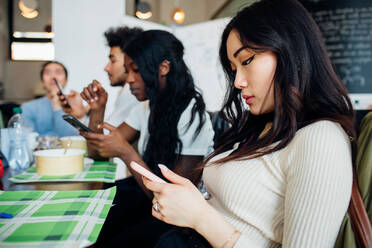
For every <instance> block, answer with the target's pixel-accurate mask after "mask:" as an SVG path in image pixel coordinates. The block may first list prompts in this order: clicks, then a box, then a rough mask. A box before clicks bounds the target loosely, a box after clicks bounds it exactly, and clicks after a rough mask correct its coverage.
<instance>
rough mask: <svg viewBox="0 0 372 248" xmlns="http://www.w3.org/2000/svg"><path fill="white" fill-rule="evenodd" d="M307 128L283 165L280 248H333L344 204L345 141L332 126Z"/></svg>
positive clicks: (348, 165) (347, 179)
mask: <svg viewBox="0 0 372 248" xmlns="http://www.w3.org/2000/svg"><path fill="white" fill-rule="evenodd" d="M313 125H314V126H313V127H311V130H310V129H308V130H303V132H302V133H301V136H300V139H299V142H297V145H296V148H294V149H297V151H296V153H295V154H296V155H295V156H294V159H293V161H292V162H291V163H290V164H289V165H288V172H287V187H286V189H287V190H286V193H285V203H284V206H285V212H284V231H283V244H282V247H283V248H286V247H333V245H334V242H335V240H336V237H337V234H338V232H339V228H340V225H341V223H342V220H343V218H344V215H345V213H346V211H347V208H348V205H349V201H350V196H351V186H352V173H353V172H352V160H351V149H350V143H349V138H348V137H347V135H346V134H345V132H344V131H343V130H342V128H341V127H340V126H339V125H338V124H335V123H333V122H329V121H321V122H318V123H315V124H313ZM305 128H306V127H305Z"/></svg>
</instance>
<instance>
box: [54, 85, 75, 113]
mask: <svg viewBox="0 0 372 248" xmlns="http://www.w3.org/2000/svg"><path fill="white" fill-rule="evenodd" d="M53 80H54V82H55V83H56V85H57V88H58V90H59V95H60V96H63V97H64V98H65V100H66V102H67V103H66V108H71V105H70V104H69V103H68V101H67V97H66V96H65V94H63V91H62V87H61V85H60V84H59V83H58V81H57V79H56V78H53Z"/></svg>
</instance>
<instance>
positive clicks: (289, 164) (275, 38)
mask: <svg viewBox="0 0 372 248" xmlns="http://www.w3.org/2000/svg"><path fill="white" fill-rule="evenodd" d="M220 60H221V64H222V66H223V68H224V70H225V73H226V75H227V78H228V81H229V89H228V93H227V97H226V101H225V104H224V108H223V110H224V112H225V113H226V115H227V118H228V119H229V120H230V123H231V128H230V129H228V130H227V131H226V132H225V133H224V134H223V137H222V138H221V139H220V142H219V144H217V148H216V150H215V151H214V153H213V154H212V155H211V156H209V158H208V159H207V161H206V162H205V163H204V165H203V169H204V171H203V181H204V182H205V185H206V188H207V190H208V192H209V194H210V195H211V198H210V200H209V201H208V202H207V201H206V200H204V198H203V196H202V194H201V193H200V192H199V191H198V190H197V189H196V187H195V186H193V185H192V184H191V183H190V182H189V180H187V179H185V178H183V177H181V176H179V175H177V174H176V173H174V172H172V171H171V170H169V169H168V168H166V167H164V166H160V167H161V172H162V173H163V175H164V176H165V177H166V178H167V179H168V180H169V181H170V182H171V183H157V182H152V181H149V180H148V179H146V178H144V179H143V180H144V184H145V186H146V187H147V188H148V189H150V190H151V191H153V193H154V199H153V204H156V205H157V206H158V208H157V209H153V210H152V214H153V216H155V217H156V218H158V219H160V220H163V221H164V222H166V223H170V224H173V225H177V226H182V227H189V228H192V229H194V230H195V231H196V232H197V233H198V234H195V236H196V239H200V240H203V239H205V240H207V241H208V243H209V244H210V245H211V246H213V247H233V246H234V247H333V245H334V242H335V240H336V237H337V234H338V231H339V228H340V225H341V222H342V220H343V218H344V215H345V213H346V211H347V208H348V205H349V200H350V196H351V185H352V161H353V158H354V154H355V138H356V134H355V128H354V111H353V109H352V105H351V102H350V100H349V97H348V95H347V91H346V89H345V87H344V86H343V85H342V83H341V81H340V80H339V78H338V77H337V75H336V74H335V72H334V70H333V68H332V65H331V61H330V59H329V56H328V54H327V52H326V49H325V45H324V42H323V39H322V37H321V34H320V31H319V29H318V27H317V25H316V24H315V22H314V20H313V19H312V18H311V16H310V14H309V13H308V12H307V11H306V10H305V9H304V7H303V6H302V5H301V4H300V3H299V2H298V1H296V0H262V1H259V2H257V3H254V4H253V5H251V6H249V7H246V8H245V9H243V10H241V11H240V12H239V13H238V14H237V16H236V17H234V18H233V19H232V20H231V21H230V23H229V24H228V25H227V26H226V28H225V30H224V32H223V35H222V42H221V46H220ZM244 105H248V106H249V111H246V110H245V108H244ZM170 237H173V238H174V236H172V235H171V234H169V236H168V238H170ZM176 237H177V236H176ZM205 240H204V241H201V243H203V242H205ZM167 242H171V240H168V241H167V239H166V238H165V237H164V239H163V241H162V242H161V243H160V244H159V247H163V246H164V244H166V243H167Z"/></svg>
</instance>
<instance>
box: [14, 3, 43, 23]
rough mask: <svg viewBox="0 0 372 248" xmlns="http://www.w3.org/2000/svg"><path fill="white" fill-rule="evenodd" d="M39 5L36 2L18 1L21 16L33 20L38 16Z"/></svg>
mask: <svg viewBox="0 0 372 248" xmlns="http://www.w3.org/2000/svg"><path fill="white" fill-rule="evenodd" d="M38 6H39V3H38V2H37V0H19V1H18V8H19V10H20V11H21V15H22V16H23V17H25V18H30V19H31V18H35V17H37V16H38V15H39V12H38V11H37V7H38Z"/></svg>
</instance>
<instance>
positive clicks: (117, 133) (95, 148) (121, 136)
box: [80, 122, 139, 159]
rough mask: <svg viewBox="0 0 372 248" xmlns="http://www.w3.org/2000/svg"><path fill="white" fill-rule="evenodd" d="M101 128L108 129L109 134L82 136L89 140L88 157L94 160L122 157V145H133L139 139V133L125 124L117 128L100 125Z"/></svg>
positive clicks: (87, 133)
mask: <svg viewBox="0 0 372 248" xmlns="http://www.w3.org/2000/svg"><path fill="white" fill-rule="evenodd" d="M99 128H100V129H101V130H102V129H104V128H105V129H107V130H109V131H110V133H109V134H103V133H96V132H84V131H80V134H81V135H82V136H84V137H85V138H86V139H87V142H88V155H89V157H91V158H93V159H102V158H110V157H120V154H121V149H124V148H125V147H124V148H122V144H123V143H124V145H126V143H128V144H129V143H132V142H133V141H135V140H136V139H138V136H139V131H137V130H136V129H134V128H132V127H131V126H129V125H128V124H127V123H125V122H123V123H122V124H121V125H120V126H119V127H117V128H115V127H114V126H111V125H110V124H108V123H104V124H102V125H99Z"/></svg>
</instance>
